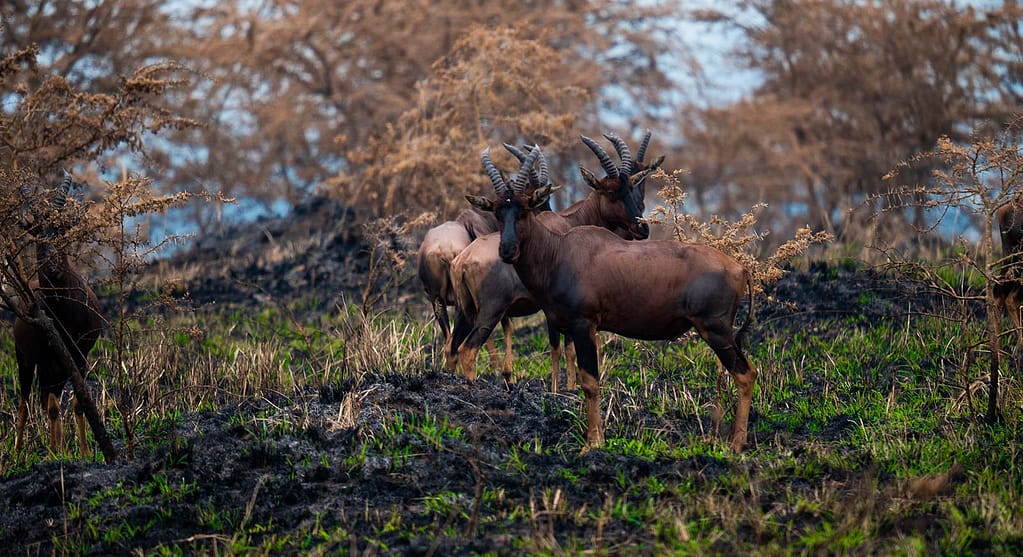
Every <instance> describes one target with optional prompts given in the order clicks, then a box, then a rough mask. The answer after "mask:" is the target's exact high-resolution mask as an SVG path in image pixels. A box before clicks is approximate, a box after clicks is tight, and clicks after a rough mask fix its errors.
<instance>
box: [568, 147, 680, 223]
mask: <svg viewBox="0 0 1023 557" xmlns="http://www.w3.org/2000/svg"><path fill="white" fill-rule="evenodd" d="M581 137H582V141H583V143H585V144H586V146H587V147H589V148H590V150H591V151H593V154H594V155H596V156H597V160H599V161H600V166H601V168H603V169H604V173H605V176H604V178H603V179H597V176H596V175H595V174H594V173H593V172H591V171H590V170H589V169H587V168H586V167H583V166H580V167H579V172H580V173H581V174H582V176H583V181H585V182H586V185H588V186H589V187H591V188H593V189H594V190H595V191H596V192H597V193H598V194H599V199H600V211H601V214H602V215H604V218H605V220H606V221H607V222H609V223H612V224H615V225H616V226H617V227H618V228H622V229H625V230H627V231H628V233H629V234H628V235H629V236H631V238H632V239H637V240H643V239H646V238H647V237H649V236H650V227H649V225H647V224H646V223H645V222H639V219H640V218H642V217H643V211H644V210H645V207H644V197H645V196H644V191H643V183H644V181H645V180H646V178H647V177H648V176H649V175H650V174H652V173H653V172H654V170H656V169H657V165H660V163H661V161H662V160H663V157H660V158H659V159H658V160H657V161H656V162H655V164H651V165H649V166H647V165H645V164H643V163H642V157H643V155H644V154H645V153H646V146H647V142H648V141H649V133H648V135H647V138H646V139H645V140H644V142H643V145H642V147H641V148H640V156H639V157H637V158H636V159H633V158H632V153H631V152H630V150H629V147H628V145H626V144H625V141H624V140H622V138H620V137H618V136H617V135H615V134H610V133H608V134H604V137H605V138H607V140H608V141H610V142H611V144H612V145H614V147H615V151H617V153H618V158H619V159H620V160H621V164H620V165H616V164H615V163H614V161H613V160H612V159H611V156H610V155H608V154H607V152H606V151H604V149H603V148H602V147H601V146H600V145H598V144H597V142H596V141H594V140H592V139H590V138H588V137H586V136H581Z"/></svg>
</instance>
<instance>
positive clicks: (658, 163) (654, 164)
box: [647, 155, 664, 170]
mask: <svg viewBox="0 0 1023 557" xmlns="http://www.w3.org/2000/svg"><path fill="white" fill-rule="evenodd" d="M662 162H664V155H661V156H659V157H657V158H656V159H654V162H652V163H650V164H649V165H648V166H647V168H648V169H650V170H657V169H658V168H660V166H661V163H662Z"/></svg>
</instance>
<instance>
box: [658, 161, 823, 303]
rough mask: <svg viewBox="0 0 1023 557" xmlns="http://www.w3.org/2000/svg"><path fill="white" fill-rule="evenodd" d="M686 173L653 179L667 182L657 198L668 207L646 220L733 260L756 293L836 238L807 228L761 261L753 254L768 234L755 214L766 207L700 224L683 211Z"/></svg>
mask: <svg viewBox="0 0 1023 557" xmlns="http://www.w3.org/2000/svg"><path fill="white" fill-rule="evenodd" d="M685 174H686V172H685V171H682V170H675V171H673V172H672V173H671V174H668V173H667V172H665V171H664V170H663V169H661V170H658V171H657V173H656V174H654V177H656V178H659V179H661V180H663V181H664V186H663V187H662V188H661V189H660V191H658V195H659V196H661V198H663V199H664V201H665V204H664V205H658V206H657V207H655V208H654V209H653V211H652V212H651V216H650V218H649V219H647V221H648V222H650V223H654V224H661V225H666V226H668V227H669V228H670V229H671V232H672V236H673V237H674V238H675V239H676V240H677V241H679V242H686V243H698V244H707V245H709V246H713V247H715V248H717V249H719V250H721V251H722V252H724V253H726V254H728V255H730V256H731V257H734V258H735V259H736V260H737V261H739V262H740V263H742V265H743V266H744V267H746V269H747V270H748V271H749V272H750V275H751V276H752V278H753V285H754V289H755V291H756V292H762V291H763V290H764V289H765V288H766V287H768V286H770V285H772V284H774V283H776V282H778V280H780V279H781V278H782V277H783V276H784V275H785V270H784V268H783V267H784V265H785V264H786V263H788V262H790V261H792V260H793V259H794V258H796V257H799V256H800V255H802V254H804V253H806V251H807V250H808V249H810V246H812V245H814V244H822V243H825V242H829V241H831V240H833V239H834V237H833V236H832V235H831V234H830V233H829V232H814V231H813V230H812V229H810V227H808V226H805V227H801V228H799V229H798V230H797V231H796V234H795V236H794V237H793V238H792V239H790V240H788V241H786V242H784V243H782V244H781V245H780V246H778V248H777V249H775V251H774V253H772V254H770V255H768V256H767V257H765V258H758V257H757V256H756V255H754V254H755V253H756V252H757V251H758V248H759V245H758V244H759V243H760V242H761V240H763V238H764V237H765V236H767V233H766V232H761V231H758V230H757V228H756V226H757V216H756V215H757V213H758V212H759V211H760V210H761V209H763V208H764V207H765V206H766V204H764V203H758V204H756V205H754V206H753V207H752V208H751V209H750V210H749V211H748V212H746V213H744V214H743V215H742V216H741V217H740V218H739V220H737V221H734V222H733V221H728V220H725V219H723V218H721V217H719V216H717V215H713V216H711V218H710V220H709V221H707V222H703V221H700V220H699V219H697V218H696V217H695V216H694V215H692V214H689V213H685V212H683V208H684V205H685V200H686V197H687V194H686V192H685V190H684V189H683V188H682V176H684V175H685Z"/></svg>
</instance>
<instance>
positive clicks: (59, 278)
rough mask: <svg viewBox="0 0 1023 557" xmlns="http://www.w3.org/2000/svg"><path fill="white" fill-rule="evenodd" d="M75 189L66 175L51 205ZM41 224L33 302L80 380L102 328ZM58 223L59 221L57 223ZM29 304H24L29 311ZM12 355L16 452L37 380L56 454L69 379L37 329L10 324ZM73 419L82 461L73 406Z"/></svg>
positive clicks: (95, 308) (85, 449)
mask: <svg viewBox="0 0 1023 557" xmlns="http://www.w3.org/2000/svg"><path fill="white" fill-rule="evenodd" d="M76 186H78V185H77V184H75V183H73V182H72V180H71V175H70V174H68V173H67V172H65V174H64V181H63V182H62V183H61V185H60V186H59V187H58V188H57V189H56V196H55V199H54V200H53V202H52V207H53V208H54V209H55V210H56V211H57V212H58V213H59V212H60V211H61V210H62V209H63V208H64V206H65V203H66V202H67V198H68V196H69V195H71V193H72V189H73V188H75V187H76ZM49 220H50V222H49V223H47V224H45V225H44V228H45V229H44V230H43V236H44V239H42V240H41V241H37V242H36V259H37V262H38V263H37V266H38V269H37V273H38V278H37V279H36V280H34V281H33V282H32V287H33V293H34V294H35V301H34V303H36V304H39V307H40V309H42V311H43V312H44V313H45V314H46V316H47V317H49V318H50V319H52V320H53V324H54V325H55V326H56V328H57V330H58V332H59V333H60V336H61V340H63V342H64V345H65V346H66V347H67V349H68V351H69V352H70V353H71V357H72V359H73V360H74V364H75V366H76V367H77V368H78V372H79V373H81V375H82V377H85V375H86V371H87V369H88V368H87V365H86V356H87V355H88V354H89V351H90V350H92V347H93V345H94V344H96V339H97V338H99V335H100V332H102V330H103V327H104V322H103V318H102V316H101V315H100V313H99V302H98V301H97V299H96V294H95V293H94V292H93V291H92V288H91V287H89V283H87V282H86V281H85V279H84V278H82V275H81V274H79V273H78V271H76V270H75V268H74V267H73V266H72V265H71V262H70V261H69V259H68V254H67V253H66V250H65V249H64V248H63V247H58V246H56V242H55V240H56V238H57V236H58V235H59V234H60V232H61V230H59V229H58V226H60V225H55V224H53V222H54V219H49ZM58 220H59V219H58ZM30 303H32V302H29V301H27V300H23V301H22V305H23V307H25V308H26V309H27V308H28V304H30ZM14 351H15V355H16V357H17V360H18V383H19V389H20V401H19V403H18V419H17V424H16V430H15V439H16V440H15V452H16V453H18V454H20V452H21V448H22V444H23V442H24V436H25V420H26V418H27V417H28V399H29V395H30V394H31V391H32V380H33V378H35V379H36V380H37V381H38V389H39V404H40V406H42V407H43V409H44V410H45V411H46V417H47V419H48V420H49V426H50V448H51V450H53V451H55V452H56V451H60V450H62V448H63V445H64V430H63V427H62V426H61V420H60V395H61V393H62V392H63V391H64V385H65V384H66V383H67V381H68V378H69V377H70V373H69V370H67V369H64V368H63V367H62V366H61V364H60V363H59V362H58V360H57V358H56V357H55V356H54V355H53V349H51V348H50V346H49V344H48V343H47V339H46V334H45V332H44V331H43V330H42V329H40V328H39V327H38V326H37V325H34V324H32V323H29V322H28V321H26V320H23V319H21V318H16V319H15V320H14ZM74 415H75V421H76V424H77V429H78V445H79V447H80V448H81V454H82V456H83V457H86V458H88V457H89V456H90V455H91V454H92V451H90V450H89V445H88V443H86V440H85V417H84V415H83V410H82V409H81V408H79V405H78V400H77V399H76V400H75V403H74Z"/></svg>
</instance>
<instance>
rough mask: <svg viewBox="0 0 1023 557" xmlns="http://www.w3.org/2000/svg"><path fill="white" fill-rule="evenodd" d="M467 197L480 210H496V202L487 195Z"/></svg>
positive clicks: (490, 211) (491, 211)
mask: <svg viewBox="0 0 1023 557" xmlns="http://www.w3.org/2000/svg"><path fill="white" fill-rule="evenodd" d="M465 198H466V199H467V200H468V201H469V203H470V204H471V205H472V206H473V207H476V208H477V209H479V210H480V211H486V212H488V213H493V212H494V202H493V201H491V200H490V199H489V198H487V197H483V196H481V195H467V196H465Z"/></svg>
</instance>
